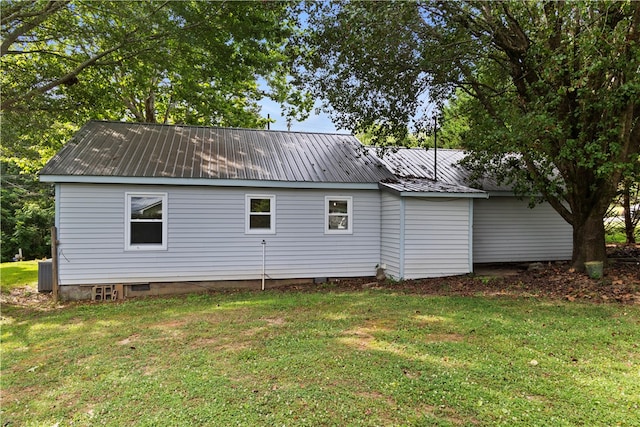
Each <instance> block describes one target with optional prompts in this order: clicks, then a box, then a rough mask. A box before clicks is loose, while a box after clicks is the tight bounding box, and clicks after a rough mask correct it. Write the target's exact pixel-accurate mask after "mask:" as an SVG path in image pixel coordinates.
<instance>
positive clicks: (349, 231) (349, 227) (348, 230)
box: [324, 196, 353, 234]
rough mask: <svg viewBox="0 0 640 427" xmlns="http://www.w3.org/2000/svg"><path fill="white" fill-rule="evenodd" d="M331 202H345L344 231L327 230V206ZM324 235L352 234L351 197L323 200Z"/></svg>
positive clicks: (327, 197)
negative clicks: (345, 218)
mask: <svg viewBox="0 0 640 427" xmlns="http://www.w3.org/2000/svg"><path fill="white" fill-rule="evenodd" d="M332 201H339V202H347V214H346V215H347V228H346V229H344V230H335V229H334V230H331V229H329V217H330V216H331V215H330V214H329V204H330V203H331V202H332ZM324 234H353V197H351V196H325V198H324Z"/></svg>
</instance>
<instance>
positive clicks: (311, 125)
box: [258, 99, 350, 133]
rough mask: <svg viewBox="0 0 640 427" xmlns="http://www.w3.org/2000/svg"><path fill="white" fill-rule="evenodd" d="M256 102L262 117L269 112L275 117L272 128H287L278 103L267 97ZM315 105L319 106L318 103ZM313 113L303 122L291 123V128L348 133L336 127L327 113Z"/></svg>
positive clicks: (302, 130)
mask: <svg viewBox="0 0 640 427" xmlns="http://www.w3.org/2000/svg"><path fill="white" fill-rule="evenodd" d="M258 104H259V105H260V106H261V107H262V116H263V117H267V114H269V115H270V116H271V118H272V119H275V121H276V122H275V123H271V129H272V130H287V121H286V120H285V119H284V117H282V116H281V115H280V105H279V104H278V103H276V102H273V101H271V100H268V99H263V100H262V101H260V102H258ZM317 106H318V107H319V106H320V105H319V103H318V105H317ZM314 110H315V109H314ZM314 113H315V111H312V112H311V115H310V116H309V118H308V119H307V120H305V121H304V122H293V123H291V130H292V131H298V132H325V133H335V132H338V133H350V132H348V131H346V130H344V129H341V130H338V129H336V127H335V126H334V124H333V122H332V121H331V118H330V117H329V116H328V115H327V114H325V113H321V114H314Z"/></svg>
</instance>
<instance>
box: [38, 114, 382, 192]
mask: <svg viewBox="0 0 640 427" xmlns="http://www.w3.org/2000/svg"><path fill="white" fill-rule="evenodd" d="M40 175H41V176H55V177H64V176H67V177H69V176H71V177H73V176H76V177H77V176H83V177H87V176H89V177H143V178H188V179H201V180H202V179H212V180H214V179H219V180H251V181H286V182H311V183H378V182H379V181H381V180H385V179H391V178H393V174H391V173H390V172H389V171H388V170H387V169H386V168H385V167H384V165H383V164H382V163H381V162H380V160H379V159H378V158H377V157H376V156H375V155H374V154H373V153H371V152H369V151H368V150H366V149H365V148H364V147H363V146H362V145H361V144H360V142H359V141H358V140H357V139H356V138H355V137H354V136H352V135H343V134H322V133H304V132H284V131H269V130H256V129H237V128H216V127H201V126H185V125H175V126H173V125H172V126H169V125H158V124H149V123H125V122H106V121H91V122H89V123H87V124H86V125H85V126H84V127H83V128H82V129H80V131H79V132H78V133H77V134H76V136H75V137H74V138H73V139H72V140H71V141H69V142H68V143H67V144H66V145H65V146H64V147H63V148H62V149H61V150H60V152H59V153H58V154H57V155H55V156H54V157H53V158H52V159H51V160H50V161H49V162H48V163H47V164H46V165H45V167H44V168H43V169H42V171H41V172H40Z"/></svg>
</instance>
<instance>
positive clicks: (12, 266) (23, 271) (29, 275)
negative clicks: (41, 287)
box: [0, 261, 38, 293]
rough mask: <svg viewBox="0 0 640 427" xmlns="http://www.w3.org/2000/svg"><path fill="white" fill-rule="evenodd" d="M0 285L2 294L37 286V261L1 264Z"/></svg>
mask: <svg viewBox="0 0 640 427" xmlns="http://www.w3.org/2000/svg"><path fill="white" fill-rule="evenodd" d="M0 284H1V285H0V290H1V291H2V292H4V293H8V292H11V290H12V289H13V288H17V287H21V286H38V261H20V262H3V263H2V264H0Z"/></svg>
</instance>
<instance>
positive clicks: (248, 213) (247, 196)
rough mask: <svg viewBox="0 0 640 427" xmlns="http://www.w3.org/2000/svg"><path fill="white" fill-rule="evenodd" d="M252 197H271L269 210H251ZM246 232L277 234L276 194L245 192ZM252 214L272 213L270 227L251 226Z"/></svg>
mask: <svg viewBox="0 0 640 427" xmlns="http://www.w3.org/2000/svg"><path fill="white" fill-rule="evenodd" d="M252 199H269V200H270V202H269V212H251V200H252ZM244 205H245V215H244V218H245V219H244V232H245V234H276V196H275V195H273V194H245V198H244ZM252 215H265V216H266V215H270V218H269V219H270V221H269V228H251V216H252Z"/></svg>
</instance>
